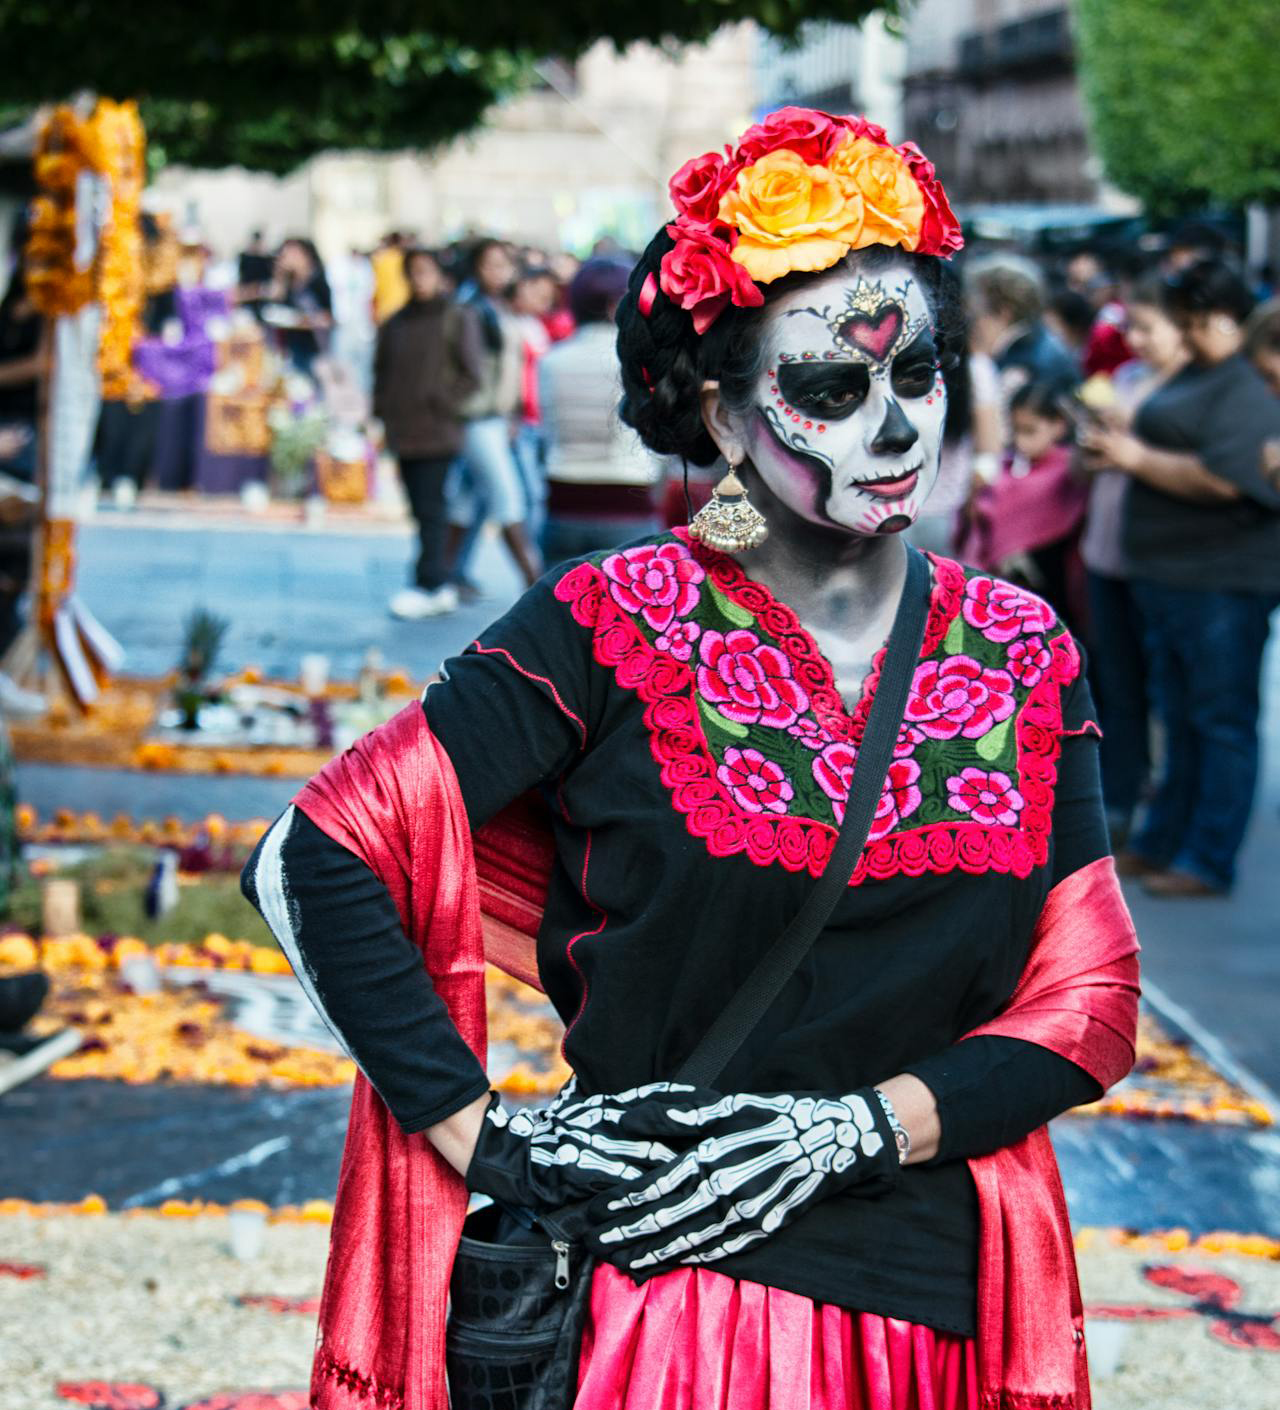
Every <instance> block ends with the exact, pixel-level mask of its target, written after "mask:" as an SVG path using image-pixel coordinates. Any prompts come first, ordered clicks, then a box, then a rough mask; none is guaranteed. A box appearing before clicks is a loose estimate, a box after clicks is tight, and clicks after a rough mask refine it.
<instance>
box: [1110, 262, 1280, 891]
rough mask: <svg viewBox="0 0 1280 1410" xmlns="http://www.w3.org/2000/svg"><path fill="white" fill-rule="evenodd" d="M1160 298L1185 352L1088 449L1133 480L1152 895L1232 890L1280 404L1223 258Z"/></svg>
mask: <svg viewBox="0 0 1280 1410" xmlns="http://www.w3.org/2000/svg"><path fill="white" fill-rule="evenodd" d="M1166 298H1167V306H1168V308H1169V311H1170V313H1171V315H1172V316H1173V318H1174V319H1175V321H1176V322H1177V323H1178V326H1179V327H1180V328H1181V330H1182V334H1183V337H1184V338H1185V340H1186V343H1187V348H1188V352H1189V354H1190V361H1189V362H1188V363H1187V365H1186V366H1185V367H1184V368H1183V369H1182V370H1181V371H1179V372H1178V373H1176V374H1175V375H1174V376H1172V377H1170V378H1169V379H1168V380H1167V381H1165V382H1164V383H1163V384H1162V385H1161V386H1160V387H1159V388H1157V390H1156V391H1155V392H1154V393H1153V394H1152V395H1151V396H1149V397H1148V398H1147V400H1146V401H1145V402H1143V404H1142V405H1141V406H1140V407H1139V409H1138V412H1137V415H1136V417H1135V419H1134V425H1133V434H1131V435H1130V434H1125V433H1116V432H1101V433H1098V434H1096V435H1093V436H1091V437H1090V438H1089V439H1088V445H1089V447H1090V449H1091V450H1093V451H1095V452H1096V453H1098V454H1099V455H1100V456H1101V457H1103V458H1104V459H1105V460H1106V461H1107V462H1108V463H1110V464H1112V465H1114V466H1116V467H1117V468H1118V469H1121V470H1124V471H1126V472H1127V473H1128V474H1129V475H1130V476H1131V477H1132V480H1133V483H1132V484H1131V486H1130V492H1129V499H1128V506H1127V512H1126V516H1125V535H1124V553H1125V556H1126V558H1127V560H1128V564H1129V567H1130V571H1131V574H1132V579H1133V590H1134V596H1135V600H1136V602H1137V605H1138V608H1139V611H1140V612H1141V614H1142V619H1143V624H1144V632H1145V637H1146V643H1147V649H1148V653H1149V659H1150V666H1151V670H1152V674H1153V693H1154V697H1155V700H1156V703H1157V708H1158V709H1159V711H1160V713H1161V716H1162V718H1163V722H1164V725H1165V730H1166V737H1167V739H1168V740H1169V748H1168V751H1167V758H1166V760H1165V767H1164V774H1163V777H1162V779H1161V781H1160V783H1159V785H1158V787H1157V790H1156V793H1155V796H1154V798H1153V799H1152V803H1151V807H1150V809H1149V812H1148V815H1147V818H1146V820H1145V822H1144V824H1143V826H1142V828H1141V830H1140V831H1139V832H1138V833H1137V835H1136V836H1135V837H1134V838H1133V839H1132V841H1131V843H1130V852H1131V856H1130V859H1129V860H1130V865H1131V867H1132V868H1133V869H1135V870H1141V871H1143V872H1144V873H1145V884H1146V886H1147V888H1148V889H1149V890H1151V891H1152V892H1154V893H1155V894H1157V895H1161V896H1168V897H1183V896H1204V895H1215V894H1219V893H1221V892H1224V891H1226V890H1228V889H1229V888H1230V886H1231V884H1232V881H1233V880H1234V875H1235V859H1236V853H1237V852H1238V851H1239V848H1240V844H1241V842H1242V841H1243V838H1244V833H1245V827H1246V825H1247V823H1248V820H1249V813H1250V810H1251V807H1252V803H1253V793H1254V787H1255V784H1256V781H1257V770H1258V710H1259V689H1260V675H1261V665H1262V653H1263V648H1264V647H1265V645H1266V641H1267V634H1268V629H1269V623H1270V617H1271V614H1272V612H1273V611H1274V610H1275V609H1276V607H1277V606H1280V490H1277V488H1276V486H1275V485H1274V484H1273V483H1271V482H1270V481H1269V480H1268V478H1267V477H1266V475H1265V474H1264V468H1263V456H1264V448H1265V446H1266V443H1267V442H1268V441H1269V440H1272V439H1274V438H1275V437H1276V436H1278V435H1280V401H1277V399H1276V398H1275V397H1274V396H1273V395H1272V393H1271V391H1270V390H1269V388H1268V387H1267V385H1266V383H1265V382H1264V381H1263V380H1262V378H1261V377H1260V376H1259V375H1258V373H1257V371H1256V370H1255V369H1254V368H1253V366H1252V365H1251V364H1250V363H1249V361H1248V359H1247V358H1246V357H1245V356H1244V355H1243V352H1242V351H1241V349H1242V342H1243V334H1242V325H1243V323H1244V320H1245V319H1246V318H1247V316H1248V314H1249V311H1250V309H1251V307H1252V303H1253V300H1252V297H1251V295H1250V293H1249V291H1248V288H1247V287H1246V286H1245V284H1244V282H1243V280H1241V279H1240V277H1239V275H1238V274H1236V272H1235V271H1234V270H1233V269H1232V268H1231V266H1229V265H1228V264H1226V263H1225V262H1223V261H1221V260H1202V261H1200V262H1198V263H1197V264H1194V265H1192V266H1191V267H1190V268H1188V269H1186V270H1184V271H1183V272H1182V273H1181V274H1179V275H1177V276H1175V278H1174V279H1173V280H1172V281H1170V283H1169V285H1168V289H1167V295H1166ZM1206 470H1207V471H1208V472H1209V477H1208V478H1207V477H1206V475H1205V472H1206Z"/></svg>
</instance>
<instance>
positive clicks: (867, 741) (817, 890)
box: [675, 547, 929, 1087]
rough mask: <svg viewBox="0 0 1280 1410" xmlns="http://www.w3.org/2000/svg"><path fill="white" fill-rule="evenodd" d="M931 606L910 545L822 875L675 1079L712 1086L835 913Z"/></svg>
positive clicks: (921, 561)
mask: <svg viewBox="0 0 1280 1410" xmlns="http://www.w3.org/2000/svg"><path fill="white" fill-rule="evenodd" d="M928 608H929V565H928V564H927V563H926V561H925V558H924V555H923V554H922V553H919V552H917V551H916V550H915V549H913V548H910V547H908V549H907V579H906V583H905V584H904V586H903V589H902V598H901V600H900V601H899V603H898V610H897V612H896V614H895V615H894V619H893V629H892V631H891V632H890V634H889V644H888V647H887V649H886V651H885V656H884V663H883V665H882V667H881V670H880V680H879V683H878V684H877V686H876V693H875V696H874V697H873V699H872V701H871V711H870V714H869V715H868V717H867V727H866V731H865V733H864V734H863V736H862V745H861V748H860V749H859V750H858V758H857V762H856V764H855V765H854V770H853V783H852V786H851V787H850V790H849V801H848V803H847V804H846V806H845V813H844V821H843V822H842V823H841V825H840V832H839V835H838V836H837V837H836V845H835V847H834V848H833V849H832V852H831V856H830V858H829V859H828V861H827V865H826V866H825V867H824V868H823V870H822V875H821V876H820V877H819V878H818V880H817V881H816V882H815V884H814V887H813V889H812V890H811V891H810V892H809V895H808V896H807V897H806V898H805V902H804V905H802V906H801V907H800V909H799V911H797V912H796V915H795V917H794V918H793V919H792V921H791V924H790V925H788V926H787V928H786V929H785V930H784V931H783V932H782V934H781V935H780V936H779V937H778V939H777V940H775V941H774V943H773V945H772V946H771V947H770V948H769V950H768V951H766V953H765V954H764V955H763V956H762V957H761V959H760V961H759V963H758V964H757V965H756V967H755V969H753V970H752V971H751V973H750V974H749V975H748V976H747V978H746V979H745V980H744V981H743V983H742V985H741V987H740V988H739V989H738V991H737V993H735V994H734V996H733V997H732V998H731V999H730V1000H729V1002H728V1003H727V1004H726V1005H725V1007H724V1008H723V1009H722V1010H721V1011H720V1014H719V1016H718V1017H717V1019H716V1021H715V1022H714V1023H713V1024H712V1025H711V1027H710V1028H709V1029H708V1030H707V1032H706V1033H705V1034H704V1035H703V1037H702V1041H701V1042H700V1043H699V1044H698V1046H697V1047H696V1048H695V1049H694V1050H693V1052H692V1053H690V1054H689V1056H688V1057H687V1058H686V1059H685V1060H684V1062H683V1063H682V1064H681V1065H680V1069H679V1071H678V1072H677V1073H676V1075H675V1080H676V1081H677V1082H688V1083H690V1084H691V1085H692V1086H695V1087H712V1086H714V1085H715V1082H716V1079H717V1078H718V1077H719V1076H720V1074H721V1073H722V1072H723V1071H724V1069H725V1068H726V1067H727V1066H728V1065H729V1063H730V1061H731V1060H732V1059H733V1057H734V1055H735V1054H736V1053H737V1051H738V1049H739V1048H740V1047H741V1046H742V1044H743V1043H744V1042H745V1041H746V1039H747V1037H748V1035H749V1034H750V1033H751V1030H752V1029H753V1028H754V1027H755V1026H756V1024H757V1023H759V1022H760V1020H761V1019H762V1018H763V1017H764V1015H765V1014H766V1013H767V1012H768V1010H769V1009H770V1007H771V1006H772V1005H773V1003H774V1001H775V1000H776V999H777V997H778V995H779V994H781V992H782V990H783V987H784V986H785V985H786V982H787V980H788V979H790V978H791V976H792V975H793V974H794V973H795V972H796V969H797V968H798V967H799V964H800V962H801V960H803V959H804V957H805V955H806V954H807V953H808V951H809V948H810V946H812V944H813V942H814V941H815V940H816V939H817V938H818V936H819V934H820V933H821V932H822V929H823V927H824V926H825V925H826V923H827V921H828V920H830V918H831V913H832V911H834V910H835V907H836V903H837V902H838V901H839V899H840V897H841V896H842V895H843V894H844V890H845V888H846V887H847V886H848V884H849V879H850V877H852V875H853V870H854V868H855V867H856V866H857V865H858V858H859V857H860V856H861V855H862V849H863V847H865V846H866V842H867V833H868V832H869V831H870V830H871V820H872V819H873V818H874V817H875V812H876V807H877V805H878V804H879V802H880V795H881V793H882V791H883V789H884V780H885V775H886V774H887V773H888V771H889V764H890V763H891V762H892V760H893V750H894V746H895V745H896V744H897V741H898V731H899V730H900V728H901V726H902V715H903V711H904V710H905V709H906V704H907V693H908V691H909V690H910V688H911V680H912V677H913V676H914V675H915V668H916V663H917V662H918V661H919V659H920V644H921V642H922V641H923V640H924V628H925V622H926V620H927V617H928Z"/></svg>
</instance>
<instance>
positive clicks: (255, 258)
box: [236, 229, 276, 318]
mask: <svg viewBox="0 0 1280 1410" xmlns="http://www.w3.org/2000/svg"><path fill="white" fill-rule="evenodd" d="M275 263H276V259H275V255H273V254H272V253H271V251H270V250H269V249H268V248H267V242H266V236H265V235H264V234H263V232H262V231H261V230H260V229H259V230H255V231H254V232H253V233H252V234H251V235H250V236H249V243H248V245H247V246H246V247H245V248H244V249H243V250H242V251H241V252H240V256H239V258H238V259H237V261H236V302H237V303H238V304H239V305H240V306H241V307H242V308H247V309H248V310H249V311H250V312H251V313H252V314H253V316H254V317H255V318H259V317H261V315H262V309H263V306H264V305H265V303H266V301H267V299H268V298H269V297H270V292H271V281H272V278H273V277H274V270H275Z"/></svg>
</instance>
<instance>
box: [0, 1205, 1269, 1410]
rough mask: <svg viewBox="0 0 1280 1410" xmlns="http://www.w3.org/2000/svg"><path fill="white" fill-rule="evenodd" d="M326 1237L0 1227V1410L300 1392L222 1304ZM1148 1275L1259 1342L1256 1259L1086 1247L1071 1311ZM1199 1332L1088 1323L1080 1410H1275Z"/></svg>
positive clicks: (1152, 1301)
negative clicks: (159, 1396) (237, 1243)
mask: <svg viewBox="0 0 1280 1410" xmlns="http://www.w3.org/2000/svg"><path fill="white" fill-rule="evenodd" d="M328 1236H329V1230H328V1228H327V1227H326V1226H324V1225H319V1224H274V1225H270V1226H268V1228H267V1229H266V1232H265V1240H264V1245H263V1249H262V1252H261V1254H260V1255H259V1256H258V1257H257V1258H255V1259H254V1260H252V1261H250V1262H239V1261H237V1260H236V1259H234V1258H233V1257H232V1256H231V1253H230V1251H229V1248H228V1243H227V1239H228V1225H227V1220H226V1218H225V1217H222V1216H212V1215H210V1216H198V1217H195V1218H191V1219H164V1218H159V1217H156V1216H153V1215H149V1214H147V1215H140V1216H134V1217H128V1216H122V1215H118V1214H108V1215H103V1216H99V1217H84V1216H74V1215H53V1216H48V1217H44V1218H33V1217H30V1216H27V1215H13V1216H6V1217H3V1218H0V1260H3V1261H5V1262H8V1263H14V1264H37V1265H43V1266H44V1267H45V1268H46V1269H47V1276H45V1277H44V1278H26V1279H21V1278H16V1277H10V1276H0V1345H3V1355H2V1356H0V1360H2V1361H3V1364H4V1376H3V1378H2V1379H0V1410H68V1402H67V1401H65V1400H62V1399H60V1398H59V1397H58V1395H57V1393H56V1385H57V1382H59V1381H77V1380H84V1381H88V1380H105V1381H132V1382H138V1381H141V1382H144V1383H146V1384H149V1385H153V1386H155V1387H157V1388H158V1389H160V1390H162V1391H163V1392H164V1393H165V1396H166V1403H167V1404H168V1405H169V1406H170V1407H180V1406H183V1405H185V1404H188V1403H190V1402H191V1401H194V1400H196V1399H197V1398H199V1397H202V1396H205V1395H208V1394H212V1393H215V1392H218V1391H278V1390H296V1389H301V1388H304V1387H305V1386H306V1384H307V1380H308V1375H309V1370H310V1363H311V1350H312V1342H313V1332H314V1319H313V1317H311V1316H309V1315H305V1314H302V1315H299V1314H294V1313H277V1312H272V1311H268V1310H266V1309H265V1308H254V1307H240V1306H237V1305H236V1303H235V1302H234V1299H235V1298H236V1297H237V1296H241V1295H245V1294H250V1295H264V1294H265V1295H275V1296H278V1297H290V1298H304V1297H315V1296H316V1295H317V1294H318V1293H319V1290H320V1283H321V1278H322V1275H323V1270H324V1258H325V1250H326V1248H327V1244H328ZM1152 1264H1158V1265H1161V1266H1166V1267H1167V1266H1173V1267H1176V1268H1178V1269H1181V1270H1184V1271H1186V1272H1188V1273H1204V1272H1211V1273H1214V1274H1217V1275H1219V1276H1220V1277H1222V1276H1225V1277H1226V1278H1230V1279H1233V1280H1234V1281H1235V1282H1236V1283H1238V1284H1239V1285H1240V1288H1241V1290H1242V1291H1241V1293H1240V1296H1239V1300H1238V1303H1237V1306H1236V1310H1237V1311H1238V1312H1243V1313H1247V1314H1250V1316H1251V1317H1254V1318H1256V1319H1257V1321H1258V1322H1259V1323H1260V1324H1262V1325H1263V1327H1264V1331H1263V1336H1264V1338H1265V1337H1266V1335H1267V1333H1266V1330H1265V1328H1266V1327H1267V1326H1268V1325H1269V1326H1270V1328H1271V1332H1270V1335H1271V1336H1272V1337H1275V1333H1276V1328H1275V1325H1274V1320H1273V1319H1274V1318H1275V1317H1276V1316H1277V1315H1280V1263H1275V1262H1269V1261H1267V1260H1265V1259H1260V1258H1246V1257H1241V1256H1238V1255H1219V1256H1213V1257H1208V1256H1206V1255H1204V1254H1187V1255H1180V1254H1169V1253H1163V1252H1162V1253H1159V1254H1148V1253H1140V1252H1136V1251H1134V1250H1132V1249H1128V1248H1116V1247H1112V1246H1110V1245H1109V1244H1108V1243H1107V1242H1106V1240H1105V1239H1098V1240H1097V1241H1095V1243H1094V1244H1093V1246H1091V1247H1090V1248H1088V1249H1087V1250H1086V1251H1084V1252H1083V1253H1082V1254H1081V1256H1080V1267H1081V1276H1082V1283H1083V1287H1084V1295H1085V1302H1086V1304H1088V1305H1090V1306H1095V1305H1097V1304H1101V1303H1106V1304H1108V1305H1110V1306H1117V1305H1120V1306H1134V1307H1144V1308H1151V1307H1157V1308H1158V1307H1169V1308H1186V1307H1188V1306H1190V1305H1191V1304H1192V1302H1193V1301H1194V1298H1193V1297H1192V1296H1190V1295H1188V1294H1186V1293H1180V1292H1176V1291H1173V1290H1171V1289H1170V1288H1167V1287H1160V1286H1155V1285H1153V1284H1152V1283H1151V1282H1150V1281H1149V1280H1147V1279H1146V1278H1144V1276H1143V1269H1144V1267H1145V1266H1148V1265H1152ZM1213 1321H1214V1319H1213V1318H1212V1317H1206V1316H1199V1315H1196V1316H1191V1317H1185V1318H1180V1319H1176V1320H1155V1321H1117V1320H1113V1319H1102V1318H1096V1319H1092V1320H1091V1323H1090V1348H1091V1359H1092V1361H1093V1364H1094V1406H1095V1410H1206V1407H1219V1406H1221V1407H1223V1410H1226V1407H1230V1408H1231V1410H1276V1406H1277V1405H1280V1351H1277V1350H1270V1351H1269V1350H1263V1349H1244V1348H1240V1347H1235V1346H1228V1345H1225V1344H1224V1343H1223V1342H1222V1341H1221V1340H1219V1339H1217V1338H1216V1337H1214V1336H1213V1335H1212V1334H1211V1331H1210V1328H1211V1325H1212V1322H1213ZM1276 1344H1277V1347H1280V1337H1276Z"/></svg>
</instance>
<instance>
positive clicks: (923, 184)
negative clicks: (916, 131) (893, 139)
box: [898, 142, 964, 255]
mask: <svg viewBox="0 0 1280 1410" xmlns="http://www.w3.org/2000/svg"><path fill="white" fill-rule="evenodd" d="M898 153H899V155H900V156H901V157H902V159H903V160H904V161H905V162H906V164H907V165H908V166H909V167H910V168H911V175H912V176H914V177H915V179H916V181H917V183H918V184H919V187H920V190H921V192H922V194H923V195H924V220H923V221H922V222H921V225H920V242H919V244H917V245H916V251H917V253H918V254H922V255H951V254H955V252H956V251H957V250H962V249H964V235H963V234H962V233H961V230H960V222H959V221H958V220H957V219H956V217H955V213H954V212H953V211H952V209H951V206H950V204H949V203H948V201H947V193H946V192H945V191H944V190H943V189H942V183H941V182H940V181H939V180H938V178H937V175H936V173H935V172H934V167H933V163H932V162H931V161H930V160H929V159H928V157H926V156H925V154H924V153H923V152H922V151H921V150H920V148H919V147H917V146H916V144H915V143H914V142H904V143H903V144H902V145H901V146H900V147H899V148H898Z"/></svg>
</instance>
